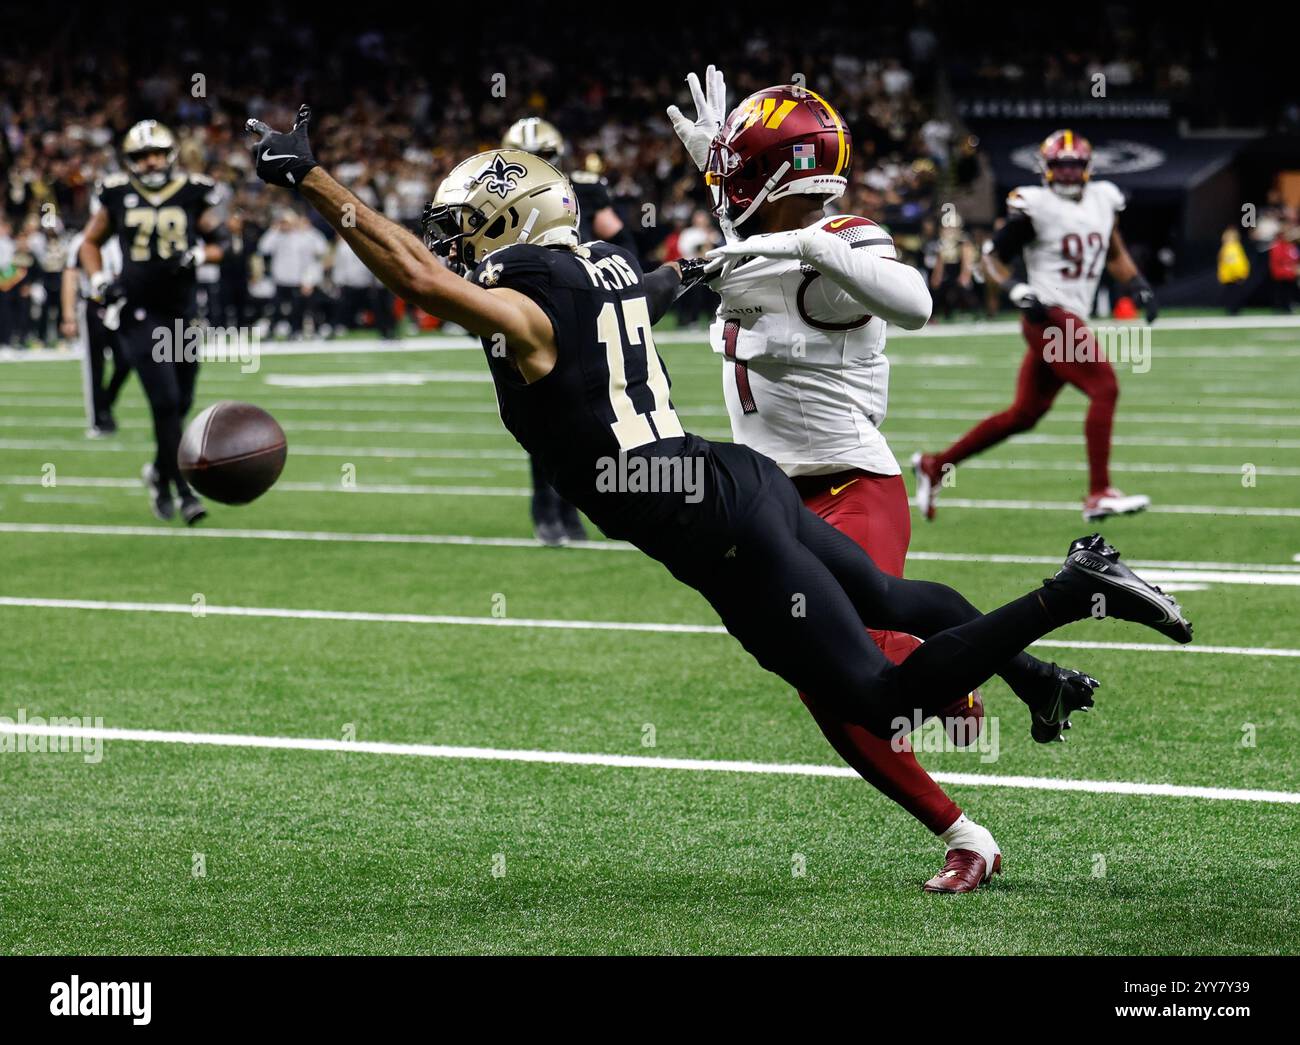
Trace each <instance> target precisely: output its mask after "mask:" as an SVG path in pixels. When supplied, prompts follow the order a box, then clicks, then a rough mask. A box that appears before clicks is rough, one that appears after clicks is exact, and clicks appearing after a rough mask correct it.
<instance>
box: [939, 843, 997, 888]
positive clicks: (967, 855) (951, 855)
mask: <svg viewBox="0 0 1300 1045" xmlns="http://www.w3.org/2000/svg"><path fill="white" fill-rule="evenodd" d="M987 867H988V865H987V864H986V863H985V862H984V857H982V856H980V854H979V853H977V852H975V851H974V850H973V849H949V850H948V861H947V863H945V864H944V865H943V870H942V871H940V872H939V873H938V874H937V875H935V876H934V877H933V878H931V879H930V880H929V881H928V882H926V883H925V885H924V886H923V888H924V889H925V891H926V892H927V893H973V892H974V891H975V890H976V889H978V888H979V887H980V886H981V885H983V884H984V883H985V882H987V881H989V880H990V879H991V878H992V877H993V876H994V875H995V874H1001V873H1002V854H1001V853H997V854H995V855H994V857H993V870H991V871H988V870H987Z"/></svg>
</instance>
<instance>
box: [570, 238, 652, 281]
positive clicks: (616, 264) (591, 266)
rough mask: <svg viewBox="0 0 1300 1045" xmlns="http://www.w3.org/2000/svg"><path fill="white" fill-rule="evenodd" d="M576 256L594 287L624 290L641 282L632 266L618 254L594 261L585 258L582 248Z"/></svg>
mask: <svg viewBox="0 0 1300 1045" xmlns="http://www.w3.org/2000/svg"><path fill="white" fill-rule="evenodd" d="M574 256H575V257H576V258H577V259H578V260H579V261H580V262H582V267H583V268H584V269H586V270H587V275H588V276H590V277H591V285H592V286H593V287H604V288H605V289H606V290H622V289H624V288H625V287H634V286H636V285H637V284H638V283H640V282H641V280H640V279H639V278H638V277H637V274H636V272H635V271H634V270H633V268H632V266H631V265H629V264H628V263H627V261H626V260H625V259H624V258H622V257H621V256H620V255H618V254H610V255H608V256H607V257H603V258H601V259H600V260H599V261H592V260H591V259H590V258H589V257H583V255H582V253H581V248H579V250H578V251H576V252H575V253H574Z"/></svg>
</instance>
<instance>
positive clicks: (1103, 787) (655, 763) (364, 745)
mask: <svg viewBox="0 0 1300 1045" xmlns="http://www.w3.org/2000/svg"><path fill="white" fill-rule="evenodd" d="M0 733H9V734H12V735H15V736H39V737H68V738H79V739H83V740H92V739H93V740H115V741H125V742H127V743H138V744H186V745H194V746H206V747H228V748H229V747H233V748H262V749H271V750H280V751H331V752H342V753H344V754H349V755H353V754H364V755H400V756H406V757H416V758H441V759H455V760H462V761H479V762H531V763H534V764H539V763H540V764H542V765H564V766H606V767H610V768H615V769H671V770H677V771H679V772H690V773H746V774H751V775H762V776H801V777H834V778H841V779H843V778H848V779H853V778H856V777H857V775H858V774H857V773H856V772H855V771H854V770H852V769H850V768H849V767H848V766H830V765H810V764H807V763H798V762H750V761H741V760H724V759H704V758H656V757H651V756H649V755H604V754H596V753H587V752H576V751H536V750H526V749H515V748H493V747H462V746H455V745H450V744H398V743H388V742H384V741H376V740H335V739H333V738H317V737H268V736H256V735H249V734H243V733H189V732H181V731H175V730H158V729H118V728H110V727H104V726H71V725H68V726H49V725H37V724H32V723H26V722H22V723H19V722H8V721H4V720H0ZM931 775H932V776H933V777H934V778H935V780H937V781H939V783H941V784H953V785H957V786H959V787H1010V788H1019V789H1023V790H1031V791H1074V792H1084V793H1087V794H1096V795H1140V796H1144V797H1145V796H1149V797H1158V798H1201V799H1209V800H1210V801H1219V802H1260V803H1269V804H1282V805H1296V804H1300V794H1298V793H1295V792H1291V791H1259V790H1252V789H1247V788H1235V787H1200V786H1192V785H1184V784H1145V783H1137V782H1133V781H1127V780H1062V779H1056V778H1053V777H1028V776H999V775H996V774H992V773H932V774H931Z"/></svg>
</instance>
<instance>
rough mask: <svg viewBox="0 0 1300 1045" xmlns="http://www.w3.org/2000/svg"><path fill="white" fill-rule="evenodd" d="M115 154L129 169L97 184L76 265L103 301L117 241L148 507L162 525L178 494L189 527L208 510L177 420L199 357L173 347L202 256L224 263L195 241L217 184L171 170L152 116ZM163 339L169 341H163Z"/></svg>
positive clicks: (169, 142)
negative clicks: (141, 399) (184, 469)
mask: <svg viewBox="0 0 1300 1045" xmlns="http://www.w3.org/2000/svg"><path fill="white" fill-rule="evenodd" d="M122 158H123V162H124V165H125V167H126V171H125V172H124V173H120V174H111V175H109V176H108V177H106V178H104V180H103V182H102V183H101V184H100V187H99V192H98V201H99V207H98V209H97V210H96V211H95V213H94V214H93V215H92V217H91V219H90V224H89V225H87V226H86V231H85V239H84V242H83V243H82V245H81V264H82V267H83V268H84V269H85V270H86V275H87V277H88V278H89V280H90V286H91V294H92V299H93V300H95V301H100V302H102V301H104V300H105V294H106V291H107V290H108V289H109V285H110V283H111V282H112V281H111V278H110V276H109V274H108V273H107V272H106V271H105V269H104V256H103V246H104V244H105V243H106V242H107V241H108V240H109V238H110V237H114V236H115V237H117V240H118V244H119V246H120V247H121V250H122V276H121V283H120V287H121V292H122V294H123V296H124V301H125V305H124V306H123V307H122V311H121V326H120V328H119V332H118V337H119V338H120V339H121V342H122V348H123V350H124V351H125V352H126V355H127V358H128V359H129V360H130V362H131V367H132V369H133V370H135V372H136V373H137V374H139V375H140V384H141V385H143V386H144V391H145V395H146V396H148V398H149V410H150V413H151V414H152V415H153V427H154V438H155V440H156V441H157V447H158V452H157V456H156V457H155V458H154V461H153V463H152V464H148V465H145V467H144V471H143V473H142V474H143V478H144V483H145V487H146V489H147V490H148V492H149V506H150V508H151V509H152V510H153V513H154V515H155V516H157V517H158V518H159V519H161V520H163V521H168V520H170V519H173V518H174V517H175V516H176V501H177V500H179V501H180V513H181V517H182V518H183V519H184V520H185V522H186V523H187V524H189V525H193V524H194V523H196V522H198V521H199V520H200V519H202V518H203V517H204V515H205V514H206V512H205V511H204V508H203V504H202V502H200V501H199V499H198V498H197V497H196V496H195V495H194V492H193V491H192V490H191V489H190V487H189V484H188V483H186V482H185V480H184V478H183V477H182V476H181V473H180V468H179V467H178V466H177V464H176V451H177V449H178V448H179V446H180V441H181V424H182V422H183V420H184V418H185V415H186V414H187V413H188V412H189V409H190V407H191V406H192V405H193V403H194V384H195V381H196V380H197V378H198V372H199V363H198V360H197V359H186V358H185V351H184V350H185V347H186V346H185V345H184V344H177V343H176V335H177V331H178V330H183V329H184V328H185V326H186V325H187V324H188V322H189V320H190V319H191V318H192V317H193V315H194V277H195V270H196V269H197V268H198V266H199V265H201V264H203V263H204V262H205V261H220V260H221V247H220V246H218V245H217V244H215V243H209V244H204V243H203V241H202V239H201V236H202V235H203V234H205V233H206V234H212V233H213V232H214V231H215V228H216V220H215V216H214V214H213V213H212V210H211V208H212V206H213V204H215V203H216V188H215V186H214V184H213V182H212V181H211V180H210V179H209V178H206V177H203V176H202V175H199V174H188V173H185V172H177V171H175V170H174V168H175V165H176V139H175V138H174V137H173V136H172V133H171V131H169V130H168V129H167V128H166V127H164V126H163V125H162V124H160V123H158V122H157V121H156V120H142V121H140V122H139V123H137V124H136V125H135V126H133V127H132V128H131V129H130V130H129V131H127V132H126V137H125V138H124V139H123V140H122ZM164 332H165V333H164ZM160 336H161V337H165V338H166V339H167V340H166V341H161V342H160ZM159 344H163V345H166V344H170V345H171V346H172V350H171V351H170V352H156V351H155V346H157V345H159ZM155 356H161V358H155ZM173 495H174V496H173Z"/></svg>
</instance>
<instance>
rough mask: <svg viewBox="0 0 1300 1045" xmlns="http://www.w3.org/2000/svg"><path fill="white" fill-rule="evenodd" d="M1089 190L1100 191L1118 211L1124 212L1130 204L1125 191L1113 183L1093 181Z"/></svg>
mask: <svg viewBox="0 0 1300 1045" xmlns="http://www.w3.org/2000/svg"><path fill="white" fill-rule="evenodd" d="M1088 188H1089V190H1096V191H1100V192H1101V193H1102V194H1103V195H1104V197H1105V198H1106V200H1107V201H1108V202H1109V203H1110V204H1111V206H1113V207H1114V208H1115V209H1116V210H1123V209H1124V207H1125V206H1126V205H1127V204H1128V198H1127V197H1126V196H1125V195H1124V190H1123V189H1121V188H1120V187H1119V186H1118V185H1116V184H1115V183H1114V182H1113V181H1093V182H1089V183H1088Z"/></svg>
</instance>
